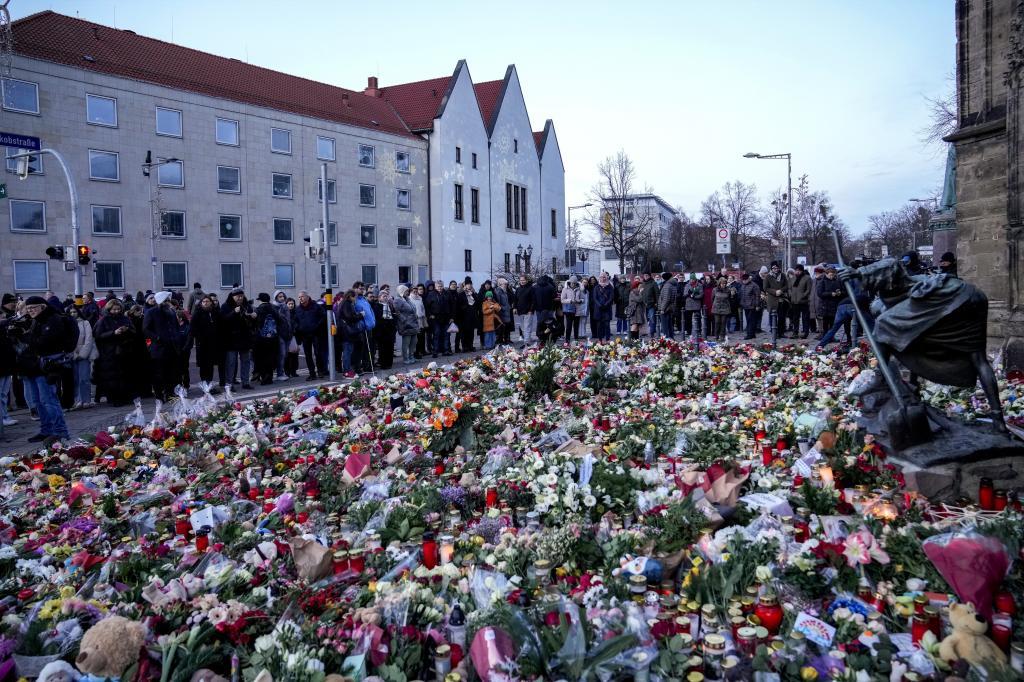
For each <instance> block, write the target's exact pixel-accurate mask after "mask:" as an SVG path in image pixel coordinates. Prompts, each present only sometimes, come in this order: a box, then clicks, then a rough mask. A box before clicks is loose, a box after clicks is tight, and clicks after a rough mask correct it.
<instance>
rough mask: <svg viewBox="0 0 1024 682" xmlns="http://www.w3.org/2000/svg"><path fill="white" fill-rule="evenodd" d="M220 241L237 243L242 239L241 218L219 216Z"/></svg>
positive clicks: (236, 216) (238, 216)
mask: <svg viewBox="0 0 1024 682" xmlns="http://www.w3.org/2000/svg"><path fill="white" fill-rule="evenodd" d="M220 239H221V241H230V242H237V241H241V239H242V216H240V215H222V216H220Z"/></svg>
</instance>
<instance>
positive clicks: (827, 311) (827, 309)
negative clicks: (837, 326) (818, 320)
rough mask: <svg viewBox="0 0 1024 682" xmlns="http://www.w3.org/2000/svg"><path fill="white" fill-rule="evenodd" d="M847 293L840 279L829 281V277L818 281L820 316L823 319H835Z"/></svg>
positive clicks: (834, 278) (835, 278)
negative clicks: (840, 302) (837, 309)
mask: <svg viewBox="0 0 1024 682" xmlns="http://www.w3.org/2000/svg"><path fill="white" fill-rule="evenodd" d="M844 296H845V293H844V292H843V285H842V284H841V283H840V282H839V278H838V277H833V278H832V279H829V278H828V277H827V276H826V277H822V278H821V279H819V280H818V314H819V315H821V316H822V317H835V315H836V308H838V307H839V301H841V300H843V297H844Z"/></svg>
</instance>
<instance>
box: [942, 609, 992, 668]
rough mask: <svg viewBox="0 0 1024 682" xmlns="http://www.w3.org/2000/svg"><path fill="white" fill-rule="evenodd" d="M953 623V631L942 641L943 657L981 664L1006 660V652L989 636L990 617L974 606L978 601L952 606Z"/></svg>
mask: <svg viewBox="0 0 1024 682" xmlns="http://www.w3.org/2000/svg"><path fill="white" fill-rule="evenodd" d="M949 623H950V625H951V626H952V627H953V632H951V633H950V634H949V635H948V636H947V637H946V638H945V639H943V640H942V643H941V644H940V645H939V656H941V657H942V660H944V661H957V660H961V659H962V660H965V661H967V662H968V663H970V664H971V665H974V666H978V667H988V666H989V665H991V664H993V663H997V664H1005V663H1006V654H1004V653H1003V651H1002V650H1001V649H1000V648H999V647H998V646H996V645H995V643H994V642H993V641H992V640H991V639H989V638H988V637H986V636H985V631H986V630H988V621H986V620H985V618H984V617H982V616H980V615H979V614H978V613H977V611H975V610H974V604H972V603H967V604H953V605H952V606H950V607H949Z"/></svg>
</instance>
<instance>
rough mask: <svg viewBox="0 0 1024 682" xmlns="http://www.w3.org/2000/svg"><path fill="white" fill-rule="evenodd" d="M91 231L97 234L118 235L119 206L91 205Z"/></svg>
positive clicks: (119, 229) (119, 232)
mask: <svg viewBox="0 0 1024 682" xmlns="http://www.w3.org/2000/svg"><path fill="white" fill-rule="evenodd" d="M92 233H93V234H95V235H99V236H120V234H121V207H120V206H93V207H92Z"/></svg>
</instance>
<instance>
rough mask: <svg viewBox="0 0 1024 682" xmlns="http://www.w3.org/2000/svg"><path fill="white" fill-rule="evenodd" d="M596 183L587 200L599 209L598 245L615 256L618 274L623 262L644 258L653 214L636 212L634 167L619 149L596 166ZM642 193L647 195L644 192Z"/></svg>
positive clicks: (627, 156)
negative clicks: (599, 236)
mask: <svg viewBox="0 0 1024 682" xmlns="http://www.w3.org/2000/svg"><path fill="white" fill-rule="evenodd" d="M597 173H598V178H599V179H598V182H597V183H596V184H595V185H594V187H593V188H592V189H591V190H590V201H591V202H592V203H594V204H595V205H597V206H598V207H599V211H598V215H597V218H596V222H592V224H593V225H594V227H596V228H597V230H598V233H599V234H600V235H601V242H602V244H603V245H604V246H605V247H607V248H608V249H611V250H612V252H614V253H615V257H616V258H617V259H618V261H619V274H620V275H621V274H625V272H626V261H627V260H630V261H632V262H634V263H635V262H637V261H638V259H640V258H641V257H644V258H646V251H647V249H648V248H649V246H650V242H651V237H652V235H653V232H654V226H655V219H656V217H657V214H656V212H651V211H647V210H643V209H642V208H641V209H640V210H638V208H640V207H638V206H637V205H636V202H635V195H636V194H637V189H636V167H635V166H634V165H633V161H632V159H630V158H629V155H627V154H626V152H625V151H623V150H621V149H620V150H619V151H618V153H617V154H615V155H614V156H609V157H608V158H606V159H605V160H604V161H602V162H601V163H599V164H598V166H597ZM644 193H650V190H649V189H645V190H644Z"/></svg>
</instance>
